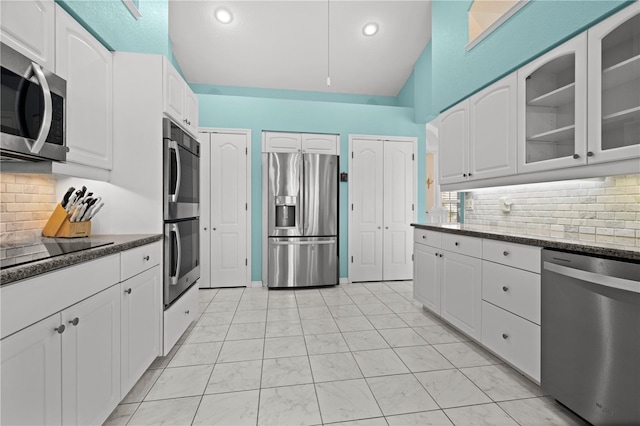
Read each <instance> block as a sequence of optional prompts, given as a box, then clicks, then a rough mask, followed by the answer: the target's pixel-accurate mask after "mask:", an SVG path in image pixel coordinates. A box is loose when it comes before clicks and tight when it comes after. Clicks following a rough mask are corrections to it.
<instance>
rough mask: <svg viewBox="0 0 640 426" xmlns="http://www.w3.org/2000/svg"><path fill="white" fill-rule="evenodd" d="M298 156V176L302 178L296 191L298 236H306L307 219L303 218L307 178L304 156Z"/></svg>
mask: <svg viewBox="0 0 640 426" xmlns="http://www.w3.org/2000/svg"><path fill="white" fill-rule="evenodd" d="M298 155H299V157H298V158H299V159H300V162H299V166H298V167H300V174H299V176H301V177H302V182H301V185H299V186H298V191H300V192H299V194H298V195H299V196H298V207H299V209H298V212H299V215H298V232H299V233H300V235H306V234H307V218H306V216H305V207H306V201H307V200H306V199H305V194H306V192H307V191H306V189H307V188H306V185H307V176H306V175H305V173H306V167H305V166H304V163H305V155H304V154H298Z"/></svg>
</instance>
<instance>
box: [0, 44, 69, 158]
mask: <svg viewBox="0 0 640 426" xmlns="http://www.w3.org/2000/svg"><path fill="white" fill-rule="evenodd" d="M0 49H1V52H0V56H1V62H2V76H1V79H0V80H1V93H0V104H1V105H2V114H1V115H0V120H1V128H2V134H1V137H0V149H1V151H2V156H3V159H4V158H6V157H8V158H13V159H17V160H31V161H38V160H52V161H65V160H66V153H67V148H66V146H65V95H66V88H67V84H66V82H65V81H64V80H63V79H61V78H60V77H58V76H56V75H55V74H52V73H50V72H48V71H46V70H44V69H43V68H42V67H41V66H40V65H38V64H36V63H35V62H32V61H31V60H30V59H28V58H27V57H25V56H23V55H22V54H21V53H18V52H16V51H15V50H13V49H11V48H10V47H8V46H6V45H4V44H0Z"/></svg>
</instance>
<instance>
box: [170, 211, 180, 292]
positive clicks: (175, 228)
mask: <svg viewBox="0 0 640 426" xmlns="http://www.w3.org/2000/svg"><path fill="white" fill-rule="evenodd" d="M171 232H173V233H174V234H175V241H176V248H177V252H178V257H177V259H176V274H175V275H173V276H171V277H169V278H170V280H171V285H177V284H178V279H179V277H180V264H181V263H182V248H181V246H180V229H178V224H177V223H174V224H172V225H171Z"/></svg>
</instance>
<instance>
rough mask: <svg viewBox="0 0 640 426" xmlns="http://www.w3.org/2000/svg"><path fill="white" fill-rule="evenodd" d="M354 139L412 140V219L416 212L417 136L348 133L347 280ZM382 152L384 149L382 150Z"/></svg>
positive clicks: (350, 248)
mask: <svg viewBox="0 0 640 426" xmlns="http://www.w3.org/2000/svg"><path fill="white" fill-rule="evenodd" d="M354 139H364V140H370V141H379V140H382V141H391V142H394V141H397V142H413V155H414V161H413V182H414V185H413V204H414V209H413V221H414V222H415V221H416V215H417V212H418V165H417V164H418V138H417V137H413V136H376V135H358V134H349V152H348V153H347V161H348V162H349V176H350V178H349V181H348V184H347V185H348V193H349V197H348V204H347V211H348V216H349V220H348V226H349V233H348V235H347V239H348V240H349V245H348V246H349V247H348V253H347V263H348V265H349V276H348V277H347V278H348V280H349V282H352V281H351V265H352V263H351V253H353V247H352V244H353V238H352V235H351V232H352V231H353V226H352V223H351V221H352V218H351V216H352V214H351V204H352V203H353V200H352V193H353V192H352V187H351V186H352V185H351V183H352V180H351V177H353V162H352V161H351V153H352V152H353V140H354ZM383 153H384V150H383Z"/></svg>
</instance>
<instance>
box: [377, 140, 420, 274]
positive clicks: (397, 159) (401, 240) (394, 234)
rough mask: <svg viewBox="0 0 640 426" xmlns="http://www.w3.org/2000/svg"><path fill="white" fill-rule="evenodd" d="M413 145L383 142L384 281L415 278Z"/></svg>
mask: <svg viewBox="0 0 640 426" xmlns="http://www.w3.org/2000/svg"><path fill="white" fill-rule="evenodd" d="M413 161H414V153H413V142H409V141H406V142H405V141H385V142H384V197H383V199H384V202H383V203H384V209H383V210H384V214H383V216H384V233H383V238H382V240H383V250H382V252H383V266H382V279H383V280H385V281H389V280H409V279H411V277H412V276H413V263H412V260H411V255H412V253H413V232H412V230H411V222H413V221H414V208H415V206H414V193H415V190H414V178H413Z"/></svg>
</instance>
